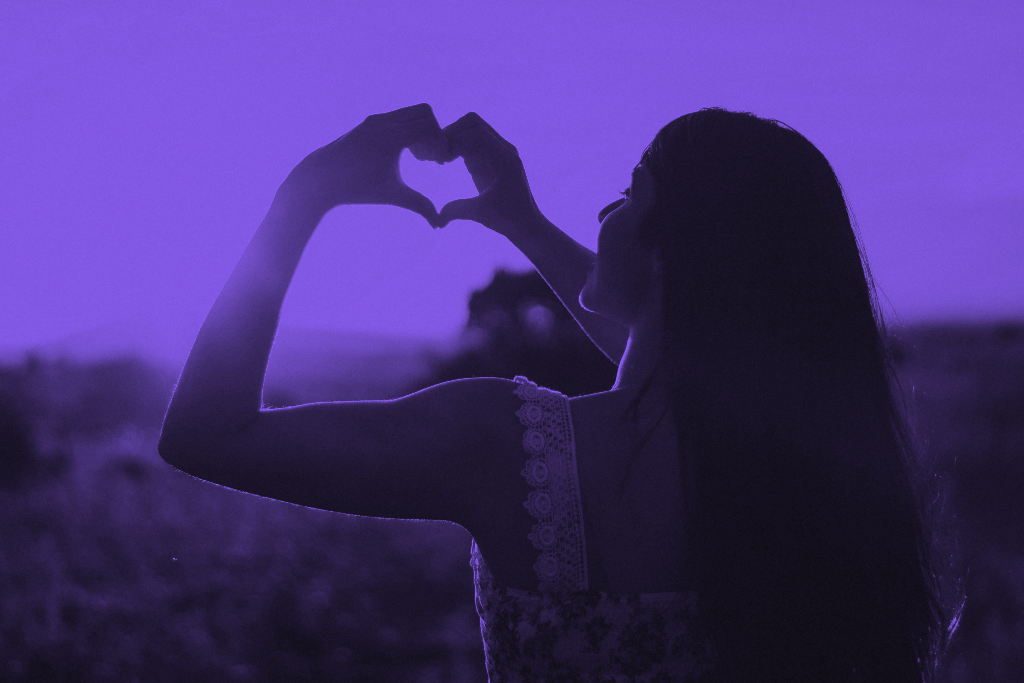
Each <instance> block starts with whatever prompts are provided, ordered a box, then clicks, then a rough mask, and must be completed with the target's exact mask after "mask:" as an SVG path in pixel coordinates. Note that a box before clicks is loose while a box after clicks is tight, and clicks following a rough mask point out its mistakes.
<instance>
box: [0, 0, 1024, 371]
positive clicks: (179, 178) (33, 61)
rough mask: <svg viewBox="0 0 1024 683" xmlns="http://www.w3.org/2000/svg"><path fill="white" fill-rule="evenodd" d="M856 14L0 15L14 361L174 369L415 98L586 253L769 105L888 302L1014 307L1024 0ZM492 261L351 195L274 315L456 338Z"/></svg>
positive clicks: (324, 8)
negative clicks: (511, 164) (356, 202)
mask: <svg viewBox="0 0 1024 683" xmlns="http://www.w3.org/2000/svg"><path fill="white" fill-rule="evenodd" d="M851 5H853V6H850V7H838V8H837V7H836V4H835V3H829V4H828V9H827V10H826V9H823V6H824V3H822V5H813V4H811V3H801V2H792V1H789V2H775V3H770V4H769V3H753V2H749V3H748V2H729V3H725V2H717V1H704V2H696V3H681V2H678V1H677V0H672V1H671V2H664V3H652V2H631V3H606V4H605V5H604V6H600V5H595V4H594V3H593V2H587V3H583V2H578V3H565V2H548V1H543V2H541V1H537V2H522V1H517V2H508V3H481V2H479V0H474V1H471V2H470V1H459V2H423V1H417V2H408V3H398V2H384V3H333V2H319V3H315V2H296V1H294V0H292V1H290V2H279V3H273V4H271V3H259V6H254V3H242V2H237V1H236V2H217V3H184V2H162V3H129V2H124V1H123V0H122V1H119V2H108V3H85V4H82V5H76V4H73V3H67V4H65V3H55V2H45V1H43V2H31V3H30V2H20V1H15V2H8V3H4V5H3V7H2V9H0V178H2V179H3V182H2V183H0V354H2V355H3V356H4V358H11V357H16V355H17V354H20V353H21V352H22V351H23V350H25V349H28V348H31V347H39V348H56V347H62V348H68V349H72V350H73V349H75V348H78V347H83V348H84V347H86V346H89V347H91V348H92V349H93V350H97V349H98V350H101V351H122V350H126V349H136V350H142V351H144V352H145V353H148V354H150V355H152V356H156V357H159V358H160V359H161V360H166V361H169V362H171V363H172V364H174V365H176V366H177V367H180V365H181V364H182V363H183V362H184V359H185V357H186V355H187V353H188V349H189V348H190V345H191V343H192V341H193V339H194V337H195V334H196V333H197V331H198V329H199V326H200V325H201V323H202V321H203V318H204V317H205V315H206V312H207V311H208V310H209V307H210V305H211V304H212V303H213V300H214V298H215V297H216V295H217V293H218V292H219V290H220V287H221V286H222V285H223V283H224V281H225V280H226V278H227V276H228V274H229V273H230V271H231V268H232V267H233V265H234V263H235V261H236V260H237V258H238V257H239V255H240V254H241V252H242V250H243V249H244V247H245V245H246V243H247V242H248V240H249V238H250V237H251V235H252V233H253V231H254V230H255V228H256V226H257V225H258V223H259V221H260V220H261V218H262V217H263V215H264V213H265V211H266V210H267V208H268V206H269V204H270V201H271V199H272V197H273V194H274V192H275V190H276V188H277V186H278V184H279V183H280V182H281V181H282V180H283V179H284V177H285V176H286V175H287V173H288V171H289V170H290V169H291V168H292V166H294V164H296V163H297V162H298V161H299V160H300V159H301V158H302V157H303V156H305V155H306V154H307V153H308V152H310V151H312V150H313V149H315V148H316V147H319V146H321V145H323V144H325V143H327V142H329V141H331V140H333V139H334V138H336V137H338V136H339V135H341V134H342V133H344V132H345V131H347V130H349V129H350V128H352V127H353V126H355V125H356V124H357V123H359V122H360V121H361V120H362V119H363V117H365V116H366V115H367V114H370V113H375V112H382V111H389V110H393V109H397V108H399V107H403V106H406V105H410V104H415V103H418V102H429V103H430V104H431V105H432V106H433V107H434V111H435V113H436V115H437V117H438V119H439V121H440V123H441V125H447V124H448V123H450V122H452V121H454V120H455V119H456V118H458V117H459V116H461V115H462V114H464V113H466V112H467V111H477V112H479V113H480V114H481V115H482V116H483V117H484V118H485V119H487V120H488V121H489V122H490V123H491V124H492V125H493V126H494V127H495V128H496V129H497V130H498V131H499V132H500V133H501V134H502V135H504V136H505V137H506V138H507V139H508V140H509V141H511V142H512V143H513V144H515V145H516V146H517V147H518V148H519V151H520V154H521V156H522V158H523V161H524V163H525V165H526V169H527V173H528V174H529V178H530V182H531V186H532V188H533V190H534V194H535V196H536V197H537V201H538V204H539V205H540V207H541V209H542V210H543V211H545V213H546V214H547V215H548V217H549V218H550V219H551V220H552V221H554V222H555V223H556V224H557V225H559V226H560V227H561V228H562V229H563V230H565V231H566V232H568V233H569V234H570V235H572V236H573V237H574V238H575V239H577V240H578V241H580V242H581V243H583V244H584V245H586V246H588V247H590V248H591V249H594V248H596V244H597V229H598V225H597V222H596V215H597V212H598V210H599V209H600V208H601V207H602V206H604V205H605V204H607V203H608V202H609V201H611V200H613V199H615V198H616V197H617V191H618V190H620V189H622V188H623V187H625V186H626V185H627V184H628V182H629V173H630V170H631V169H632V167H633V165H634V164H635V163H636V161H637V159H638V158H639V155H640V153H641V151H642V150H643V148H644V147H645V146H646V144H647V143H648V142H649V141H650V139H651V138H652V137H653V135H654V133H655V132H657V130H658V128H659V127H661V126H662V125H664V124H665V123H667V122H668V121H669V120H671V119H673V118H675V117H676V116H678V115H680V114H683V113H686V112H688V111H693V110H695V109H699V108H701V107H704V106H723V107H727V108H730V109H740V110H749V111H753V112H755V113H757V114H760V115H764V116H770V117H774V118H778V119H781V120H782V121H785V122H786V123H788V124H790V125H791V126H793V127H795V128H796V129H797V130H798V131H800V132H801V133H803V134H804V135H806V136H807V137H808V138H809V139H810V140H811V141H812V142H814V143H815V144H816V145H817V146H818V147H819V148H820V149H821V150H822V151H823V152H824V153H825V155H826V156H827V157H828V158H829V160H830V161H831V162H832V164H833V166H834V167H835V169H836V172H837V173H838V175H839V177H840V180H841V181H842V182H843V184H844V187H845V189H846V192H847V195H848V197H849V199H850V201H851V203H852V207H853V209H854V212H855V214H856V218H857V220H858V222H859V224H860V230H861V236H862V240H863V243H864V247H865V249H866V250H867V254H868V257H869V259H870V264H871V267H872V271H873V274H874V276H875V279H876V283H877V284H878V286H879V287H880V291H879V298H880V300H881V302H882V305H883V308H884V312H885V315H886V317H887V319H888V320H894V319H895V316H898V318H899V320H902V321H903V322H915V321H921V320H938V319H947V320H948V319H975V320H976V319H991V318H996V317H1014V318H1021V317H1024V277H1022V276H1021V264H1022V263H1024V239H1022V238H1021V227H1022V225H1024V220H1022V219H1024V136H1022V135H1021V132H1020V129H1021V122H1022V121H1024V78H1022V64H1024V59H1022V57H1021V53H1022V51H1021V50H1020V40H1019V39H1020V33H1021V27H1022V26H1024V4H1022V3H1020V2H1018V1H1016V0H1013V1H1010V2H985V3H963V2H958V3H950V2H947V3H941V4H937V3H914V4H908V3H905V4H901V5H894V4H893V3H891V2H880V1H876V2H874V3H851ZM402 170H403V174H404V176H405V178H406V180H407V182H408V183H409V184H410V185H411V186H413V187H416V188H418V189H420V190H421V191H423V192H424V193H425V194H427V195H428V196H429V197H431V198H432V199H433V200H434V202H435V204H436V206H437V207H438V208H440V207H441V206H442V205H443V204H444V203H445V202H446V201H448V200H450V199H453V198H456V197H459V196H470V195H472V194H475V190H474V188H473V186H472V183H471V181H470V180H469V177H468V174H466V172H465V167H464V165H462V164H461V162H457V163H455V164H451V165H448V166H445V167H443V168H440V167H437V166H435V165H432V164H419V163H418V162H416V161H415V160H414V159H413V158H412V156H411V155H410V154H408V152H406V155H405V157H404V159H403V166H402ZM500 266H504V267H511V268H516V269H522V268H526V267H528V266H529V263H528V261H527V260H526V259H525V258H524V257H523V256H522V255H521V254H519V252H518V251H517V250H516V249H515V248H514V247H513V246H512V245H511V244H510V243H508V242H507V241H506V240H505V239H504V238H502V237H500V236H498V235H495V234H493V233H491V232H489V231H488V230H487V229H486V228H483V227H482V226H479V225H477V224H475V223H468V222H456V223H453V224H452V225H450V226H449V227H448V228H446V229H445V230H443V231H433V230H431V229H430V227H429V226H428V225H427V224H426V223H425V222H424V221H423V220H422V219H421V218H420V217H419V216H416V215H414V214H412V213H408V212H404V211H402V210H400V209H397V208H393V207H343V208H339V209H337V210H335V211H334V212H332V213H331V214H330V215H329V216H328V217H327V218H326V219H325V220H324V222H323V223H322V224H321V226H320V228H319V230H318V233H317V234H316V235H315V237H314V239H313V240H312V242H311V243H310V245H309V248H308V249H307V251H306V254H305V256H304V259H303V262H302V264H301V266H300V268H299V271H298V273H297V274H296V277H295V280H294V282H293V284H292V288H291V290H290V292H289V294H288V297H287V299H286V300H285V304H284V309H283V311H282V318H281V319H282V327H283V328H284V327H305V328H321V329H329V330H342V331H346V332H357V333H373V334H378V335H385V336H401V337H406V338H416V339H423V340H432V341H435V342H437V341H444V340H451V339H452V338H454V336H455V335H456V334H457V332H458V331H459V329H460V328H461V326H462V325H463V323H464V322H465V317H466V301H467V296H468V294H469V293H470V292H471V291H472V290H473V289H475V288H479V287H482V286H484V285H485V284H486V283H487V282H489V281H490V278H491V275H492V273H493V271H494V270H495V268H497V267H500ZM894 313H895V316H894Z"/></svg>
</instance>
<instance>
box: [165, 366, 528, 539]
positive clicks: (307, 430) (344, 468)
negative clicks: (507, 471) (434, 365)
mask: <svg viewBox="0 0 1024 683" xmlns="http://www.w3.org/2000/svg"><path fill="white" fill-rule="evenodd" d="M515 386H516V384H515V382H512V381H510V380H504V379H497V378H474V379H463V380H455V381H451V382H445V383H443V384H437V385H434V386H431V387H428V388H426V389H423V390H422V391H418V392H416V393H414V394H410V395H408V396H404V397H402V398H398V399H394V400H390V401H345V402H338V403H313V404H308V405H301V406H295V407H292V408H280V409H274V410H261V411H260V413H259V415H258V416H257V418H256V419H255V420H254V421H253V422H252V423H251V424H250V425H248V426H247V427H246V428H245V429H243V430H241V431H240V432H238V433H236V434H233V435H231V436H222V437H219V438H216V439H206V440H198V439H197V440H196V442H194V443H191V444H189V445H180V446H177V447H172V446H170V445H167V444H164V443H161V450H160V453H161V455H162V456H163V457H164V459H165V460H167V461H168V462H169V463H170V464H172V465H174V466H175V467H177V468H178V469H181V470H183V471H185V472H187V473H189V474H191V475H193V476H196V477H199V478H201V479H205V480H207V481H211V482H214V483H217V484H221V485H223V486H228V487H231V488H233V489H238V490H240V491H247V492H249V493H254V494H257V495H260V496H265V497H268V498H275V499H277V500H283V501H288V502H291V503H296V504H299V505H304V506H307V507H313V508H320V509H324V510H332V511H336V512H344V513H349V514H354V515H363V516H368V517H387V518H397V519H438V520H448V521H452V522H456V523H458V524H462V525H463V526H467V523H466V522H467V521H468V518H469V517H470V516H471V515H472V514H473V512H472V505H473V500H474V495H473V494H474V492H475V490H476V484H477V482H478V481H479V479H478V478H479V477H481V476H486V467H487V461H488V456H489V455H490V454H491V453H493V452H494V450H495V449H496V448H500V447H501V446H500V444H497V443H495V438H496V435H497V434H498V433H499V432H498V431H497V430H495V429H494V428H493V425H494V420H495V418H496V417H500V415H501V414H502V413H504V412H506V411H508V410H509V409H511V412H509V416H510V417H512V419H514V411H515V407H514V406H515V405H516V402H515V401H516V397H515V396H514V395H513V390H514V388H515Z"/></svg>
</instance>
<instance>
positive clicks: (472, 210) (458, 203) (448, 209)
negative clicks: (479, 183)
mask: <svg viewBox="0 0 1024 683" xmlns="http://www.w3.org/2000/svg"><path fill="white" fill-rule="evenodd" d="M478 209H479V206H478V201H477V198H475V197H474V198H470V199H453V200H452V201H450V202H448V203H447V204H445V205H444V206H442V207H441V213H440V219H441V227H442V228H443V227H444V226H446V225H448V224H449V223H451V222H452V221H459V220H462V221H476V222H477V223H479V222H480V212H479V211H478Z"/></svg>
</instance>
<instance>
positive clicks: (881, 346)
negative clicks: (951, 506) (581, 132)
mask: <svg viewBox="0 0 1024 683" xmlns="http://www.w3.org/2000/svg"><path fill="white" fill-rule="evenodd" d="M640 163H641V164H642V165H644V166H646V167H647V168H648V169H649V170H650V172H651V174H652V175H653V177H654V180H655V193H656V205H655V209H654V211H653V212H652V214H651V215H650V217H649V218H648V219H647V220H646V221H645V222H644V224H643V225H642V227H641V240H642V241H643V242H644V243H646V244H647V245H648V246H650V247H652V248H653V249H655V251H656V253H657V254H658V255H659V257H660V258H661V260H662V263H663V265H664V276H663V287H664V289H663V293H664V311H663V313H664V324H665V328H664V337H663V345H662V349H661V354H662V356H661V358H662V360H663V362H664V365H663V366H662V367H661V370H659V373H660V379H661V380H663V381H665V382H667V384H668V386H669V387H670V392H671V397H672V398H671V399H670V401H669V403H670V408H671V412H672V414H674V417H675V421H676V428H677V435H678V442H679V444H678V445H679V453H680V458H681V460H682V463H681V464H682V471H683V472H684V480H685V491H684V494H685V500H686V501H687V505H688V510H687V513H686V515H685V518H684V520H683V528H684V529H685V530H686V535H687V541H688V544H689V547H690V548H691V549H692V552H693V557H694V559H695V561H696V565H695V570H694V574H693V575H692V576H691V586H692V587H693V588H695V589H696V590H697V591H698V593H699V595H700V604H701V618H702V621H703V624H704V627H705V628H706V629H707V630H708V632H709V634H710V635H711V636H712V638H713V640H714V642H715V643H716V647H717V649H718V651H719V656H720V660H721V667H720V668H719V669H718V670H717V671H716V672H715V673H714V675H713V677H714V679H715V680H742V681H745V682H751V681H805V680H806V681H816V682H817V681H887V682H891V681H899V682H904V681H905V682H907V683H910V682H911V681H914V682H915V683H917V682H920V681H922V680H924V681H931V680H932V679H933V677H934V667H935V664H936V662H937V661H938V658H939V656H940V655H941V652H942V651H943V650H944V649H945V646H946V643H947V640H948V636H949V635H951V634H952V632H953V630H954V629H955V626H956V620H955V619H952V620H950V619H949V618H947V614H946V612H945V611H944V607H943V601H942V590H943V589H942V585H941V582H940V581H939V573H938V572H939V571H940V570H941V569H942V567H944V566H945V565H944V556H942V555H941V553H939V552H938V551H937V548H938V546H937V545H936V542H935V538H933V529H934V528H935V524H934V520H933V519H932V518H931V512H930V505H929V504H930V501H931V495H932V493H933V491H931V489H929V488H928V487H929V484H930V481H931V477H930V476H929V474H930V473H929V472H927V471H926V470H927V468H926V467H924V466H923V465H922V460H921V457H920V452H921V451H920V449H919V448H918V447H917V445H916V444H915V442H914V439H913V435H912V434H911V433H910V432H909V429H908V426H907V422H906V419H905V416H904V413H903V411H902V410H901V407H900V404H899V403H897V396H899V397H900V399H902V392H901V391H900V388H899V383H898V379H897V377H896V374H895V369H894V366H893V363H892V360H891V358H890V356H889V353H888V351H887V347H886V344H885V343H884V335H886V334H887V332H886V329H885V323H884V321H883V319H882V317H881V313H880V311H879V308H878V303H877V299H876V298H875V292H874V286H873V283H872V281H871V275H870V270H869V269H868V265H867V261H866V259H865V258H864V255H863V250H862V249H861V245H860V242H859V239H858V237H857V234H856V232H855V229H854V223H852V222H851V218H850V213H849V211H848V209H847V203H846V197H845V194H844V192H843V189H842V187H841V185H840V183H839V180H838V179H837V178H836V175H835V172H834V171H833V169H832V166H831V165H830V164H829V162H828V161H827V160H826V159H825V157H824V155H823V154H822V153H821V152H820V151H818V149H817V148H816V147H814V145H812V144H811V143H810V142H809V141H808V140H807V139H806V138H804V137H803V136H802V135H800V134H799V133H797V132H796V131H795V130H793V129H792V128H790V127H788V126H786V125H785V124H782V123H780V122H778V121H775V120H771V119H763V118H759V117H757V116H755V115H753V114H750V113H746V112H731V111H727V110H723V109H718V108H711V109H702V110H700V111H698V112H694V113H692V114H687V115H685V116H682V117H680V118H678V119H676V120H674V121H672V122H671V123H669V124H668V125H666V126H665V127H664V128H662V129H661V130H660V131H659V132H658V134H657V135H656V136H655V138H654V141H653V142H652V143H651V144H650V146H649V147H648V148H647V149H646V150H645V152H644V154H643V156H642V158H641V162H640ZM651 379H653V377H652V378H651ZM649 385H650V381H648V383H647V384H646V385H645V386H644V387H643V389H644V392H646V390H647V389H648V388H649ZM641 397H642V394H641V396H638V397H637V398H636V400H634V401H633V403H632V405H631V409H632V411H633V413H634V418H635V416H636V409H637V405H638V404H639V401H640V399H641ZM951 621H952V623H951Z"/></svg>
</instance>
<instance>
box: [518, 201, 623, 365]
mask: <svg viewBox="0 0 1024 683" xmlns="http://www.w3.org/2000/svg"><path fill="white" fill-rule="evenodd" d="M511 240H512V243H513V244H515V245H516V247H517V248H518V249H519V250H520V251H521V252H523V254H524V255H525V256H526V258H528V259H530V262H531V263H533V265H534V267H535V268H537V270H538V272H540V274H541V277H543V278H544V281H545V282H547V283H548V286H549V287H551V290H552V291H553V292H554V293H555V295H556V296H557V297H558V299H559V301H561V302H562V305H563V306H565V308H566V309H567V310H568V311H569V313H570V314H571V315H572V317H573V318H575V320H576V322H577V323H579V326H580V327H582V328H583V331H584V332H586V334H587V336H588V337H590V340H591V341H592V342H594V344H595V345H596V346H597V348H599V349H600V350H601V352H602V353H604V355H605V356H607V357H608V359H609V360H611V361H612V362H613V363H615V364H616V365H618V364H619V360H620V359H621V358H622V354H623V353H624V352H625V349H626V341H627V339H628V338H629V330H627V329H626V328H625V327H623V326H622V325H620V324H618V323H616V322H614V321H612V320H609V319H608V318H605V317H602V316H600V315H597V314H596V313H591V312H590V311H586V310H584V309H583V308H582V307H581V306H580V302H579V295H580V291H581V290H582V289H583V285H584V284H585V283H586V281H587V274H588V273H589V272H590V269H591V267H592V266H593V264H594V261H595V260H596V258H597V257H596V255H595V254H594V252H592V251H590V250H589V249H587V248H586V247H584V246H583V245H582V244H580V243H579V242H577V241H576V240H574V239H573V238H571V237H569V236H568V235H566V234H565V233H564V232H562V231H561V230H559V229H558V227H556V226H555V225H554V224H553V223H551V221H549V220H547V219H546V218H543V217H541V218H539V219H538V220H536V221H535V222H534V223H533V224H532V225H530V226H529V227H528V228H524V229H523V230H521V231H517V234H516V236H515V237H514V238H511Z"/></svg>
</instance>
